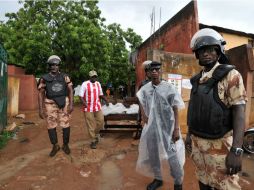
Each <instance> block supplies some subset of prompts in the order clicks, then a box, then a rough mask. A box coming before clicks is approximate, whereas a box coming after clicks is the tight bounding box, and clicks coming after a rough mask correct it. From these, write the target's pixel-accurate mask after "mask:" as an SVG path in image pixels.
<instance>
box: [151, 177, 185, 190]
mask: <svg viewBox="0 0 254 190" xmlns="http://www.w3.org/2000/svg"><path fill="white" fill-rule="evenodd" d="M162 184H163V181H162V180H158V179H154V180H153V182H152V183H150V184H149V185H148V186H147V188H146V189H147V190H156V189H157V188H159V187H161V186H162ZM182 189H183V187H182V185H174V190H182Z"/></svg>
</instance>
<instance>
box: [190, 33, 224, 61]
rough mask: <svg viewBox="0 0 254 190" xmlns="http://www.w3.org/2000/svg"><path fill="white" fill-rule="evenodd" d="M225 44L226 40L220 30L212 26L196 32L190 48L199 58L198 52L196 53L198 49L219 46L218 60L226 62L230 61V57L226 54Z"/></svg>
mask: <svg viewBox="0 0 254 190" xmlns="http://www.w3.org/2000/svg"><path fill="white" fill-rule="evenodd" d="M225 44H226V41H225V40H224V39H223V37H222V36H221V35H220V34H219V33H218V32H216V31H215V30H213V29H211V28H204V29H201V30H199V31H198V32H196V33H195V34H194V36H193V37H192V39H191V43H190V48H191V49H192V51H193V52H194V53H195V56H196V58H197V59H198V54H197V53H196V51H197V50H199V49H201V48H203V47H206V46H217V47H218V51H217V53H218V55H219V60H218V61H219V62H220V63H221V64H226V63H228V59H227V57H226V55H225V47H224V45H225Z"/></svg>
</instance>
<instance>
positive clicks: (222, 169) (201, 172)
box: [191, 63, 247, 190]
mask: <svg viewBox="0 0 254 190" xmlns="http://www.w3.org/2000/svg"><path fill="white" fill-rule="evenodd" d="M217 66H219V64H218V63H217V64H216V65H215V66H214V67H213V69H212V70H210V71H209V72H207V73H205V74H203V76H202V77H201V79H200V83H204V82H206V81H207V80H208V79H209V78H211V77H212V73H213V71H214V70H215V68H216V67H217ZM218 94H219V97H220V99H221V100H222V102H223V103H224V104H225V105H226V106H227V107H231V106H232V105H236V104H244V103H245V101H247V98H246V91H245V88H244V85H243V81H242V77H241V75H240V73H239V72H238V71H236V70H231V71H230V72H229V73H228V75H227V76H226V77H225V78H224V79H223V80H221V81H220V82H219V83H218ZM232 135H233V131H229V132H228V133H227V134H226V135H224V137H222V138H220V139H204V138H200V137H197V136H195V135H191V139H192V159H193V161H194V163H195V166H196V175H197V177H198V180H199V181H200V182H202V183H203V184H207V185H209V186H211V187H215V188H216V189H221V190H236V189H241V187H240V185H239V184H238V182H239V176H238V175H233V176H230V175H227V174H226V171H227V169H226V165H225V162H226V156H227V154H228V153H229V150H230V148H231V145H232V141H233V136H232Z"/></svg>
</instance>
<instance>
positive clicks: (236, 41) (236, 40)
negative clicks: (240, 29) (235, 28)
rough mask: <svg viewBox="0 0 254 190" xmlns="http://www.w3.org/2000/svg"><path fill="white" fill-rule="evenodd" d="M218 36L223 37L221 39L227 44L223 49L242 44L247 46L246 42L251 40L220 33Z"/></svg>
mask: <svg viewBox="0 0 254 190" xmlns="http://www.w3.org/2000/svg"><path fill="white" fill-rule="evenodd" d="M220 34H221V35H222V36H223V38H224V39H225V40H226V42H227V44H226V46H225V49H226V50H228V49H231V48H234V47H237V46H241V45H243V44H248V40H249V39H251V38H248V37H244V36H239V35H234V34H228V33H223V32H220Z"/></svg>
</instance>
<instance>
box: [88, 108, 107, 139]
mask: <svg viewBox="0 0 254 190" xmlns="http://www.w3.org/2000/svg"><path fill="white" fill-rule="evenodd" d="M84 115H85V119H86V126H87V130H88V134H89V136H90V138H91V140H92V141H96V138H98V137H99V133H100V130H101V129H102V128H103V126H104V115H103V113H102V111H101V110H100V111H96V112H84Z"/></svg>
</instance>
